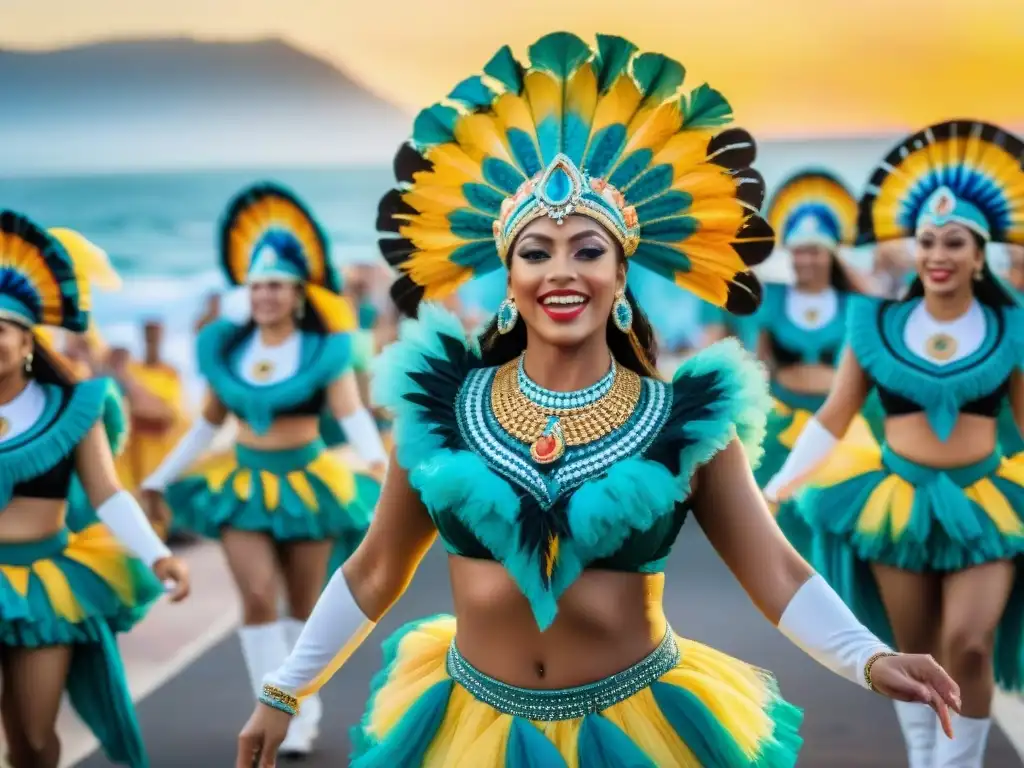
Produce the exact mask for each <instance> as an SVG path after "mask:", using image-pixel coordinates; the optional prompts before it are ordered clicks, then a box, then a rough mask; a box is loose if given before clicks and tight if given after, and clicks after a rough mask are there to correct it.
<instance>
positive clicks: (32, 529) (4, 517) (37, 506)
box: [0, 496, 66, 544]
mask: <svg viewBox="0 0 1024 768" xmlns="http://www.w3.org/2000/svg"><path fill="white" fill-rule="evenodd" d="M65 508H66V505H65V502H64V500H63V499H31V498H27V497H24V496H15V497H14V498H13V499H11V501H10V503H8V505H7V506H6V507H4V509H3V511H0V543H5V544H12V543H19V542H23V541H38V540H40V539H48V538H49V537H51V536H53V535H55V534H57V533H59V532H60V531H61V529H63V528H64V512H65Z"/></svg>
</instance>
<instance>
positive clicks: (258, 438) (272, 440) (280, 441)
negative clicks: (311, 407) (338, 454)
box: [238, 416, 320, 451]
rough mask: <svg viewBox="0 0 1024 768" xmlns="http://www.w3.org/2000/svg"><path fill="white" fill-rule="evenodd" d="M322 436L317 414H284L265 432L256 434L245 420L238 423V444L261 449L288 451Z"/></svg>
mask: <svg viewBox="0 0 1024 768" xmlns="http://www.w3.org/2000/svg"><path fill="white" fill-rule="evenodd" d="M318 437H320V420H319V418H317V417H316V416H284V417H281V418H278V419H275V420H274V423H273V424H271V425H270V429H269V430H267V432H266V433H265V434H262V435H258V434H256V433H255V432H254V431H253V429H252V427H250V426H249V425H248V424H246V423H245V422H240V423H239V425H238V444H239V445H244V446H245V447H246V448H255V449H256V450H260V451H286V450H289V449H291V448H300V447H302V446H303V445H307V444H309V443H311V442H313V441H314V440H316V439H317V438H318Z"/></svg>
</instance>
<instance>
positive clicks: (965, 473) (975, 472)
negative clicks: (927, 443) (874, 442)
mask: <svg viewBox="0 0 1024 768" xmlns="http://www.w3.org/2000/svg"><path fill="white" fill-rule="evenodd" d="M1002 461H1003V456H1002V454H1001V453H1000V452H999V451H998V450H996V451H994V452H993V453H992V454H990V455H989V456H987V457H985V458H984V459H981V460H980V461H976V462H974V463H973V464H964V465H961V466H959V467H929V466H927V465H925V464H919V463H917V462H916V461H911V460H910V459H908V458H905V457H903V456H900V455H899V454H898V453H896V452H895V451H893V450H892V448H890V447H889V446H888V444H886V445H883V446H882V464H883V465H884V466H885V467H886V468H888V470H889V471H890V472H892V473H894V474H897V475H899V476H900V477H902V478H903V479H904V480H906V481H907V482H908V483H910V484H911V485H927V484H928V483H929V482H931V481H932V480H934V479H935V478H936V477H937V476H938V475H940V474H942V475H946V476H947V477H949V479H950V480H952V481H953V482H954V483H956V484H957V485H958V486H960V487H961V488H969V487H970V486H972V485H974V484H975V483H976V482H978V481H979V480H981V478H983V477H988V476H989V475H991V474H992V473H993V472H995V471H996V470H997V469H999V465H1000V464H1001V463H1002Z"/></svg>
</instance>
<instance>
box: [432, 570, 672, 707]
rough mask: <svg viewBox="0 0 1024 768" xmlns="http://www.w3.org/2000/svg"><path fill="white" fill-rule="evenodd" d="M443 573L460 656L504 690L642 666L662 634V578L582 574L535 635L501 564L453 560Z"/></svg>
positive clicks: (582, 680) (586, 679)
mask: <svg viewBox="0 0 1024 768" xmlns="http://www.w3.org/2000/svg"><path fill="white" fill-rule="evenodd" d="M449 571H450V573H451V581H452V595H453V598H454V601H455V616H456V621H457V625H458V630H457V633H458V634H457V638H456V644H457V646H458V648H459V652H460V653H461V654H462V656H463V658H465V660H466V661H467V662H468V663H469V664H471V665H472V666H473V667H475V668H476V669H477V670H479V671H480V672H483V673H484V674H486V675H489V676H490V677H493V678H495V679H497V680H500V681H501V682H503V683H506V684H508V685H514V686H518V687H521V688H535V689H553V688H571V687H573V686H577V685H585V684H587V683H592V682H596V681H598V680H603V679H604V678H607V677H610V676H611V675H614V674H615V673H617V672H621V671H622V670H624V669H628V668H629V667H631V666H633V665H634V664H636V663H637V662H639V661H641V660H642V659H643V658H644V657H646V656H647V655H649V654H650V653H651V652H652V651H653V650H654V649H655V648H656V647H657V645H658V643H660V642H661V640H662V638H664V636H665V630H666V627H667V625H666V621H665V616H664V613H663V611H662V593H663V592H664V584H665V579H664V576H663V575H661V574H642V573H622V572H617V571H598V570H591V571H584V572H583V574H582V575H581V576H580V577H579V579H577V580H576V582H575V583H574V584H573V585H572V586H571V587H569V589H567V590H566V591H565V593H564V594H563V595H562V597H561V599H560V600H559V601H558V616H557V617H556V618H555V621H554V623H553V624H552V625H551V626H550V627H548V629H547V630H545V631H544V632H541V631H540V629H539V628H538V626H537V621H536V619H535V618H534V616H533V612H532V611H531V609H530V604H529V603H528V602H527V600H526V598H525V597H524V596H523V594H522V592H521V591H520V590H519V587H518V586H516V584H515V582H514V581H513V580H512V577H511V576H510V575H509V574H508V572H507V571H506V570H505V568H504V567H503V566H502V565H501V564H499V563H497V562H493V561H489V560H474V559H471V558H466V557H457V556H452V557H451V558H450V559H449Z"/></svg>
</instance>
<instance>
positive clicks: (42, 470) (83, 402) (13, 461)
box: [0, 379, 114, 510]
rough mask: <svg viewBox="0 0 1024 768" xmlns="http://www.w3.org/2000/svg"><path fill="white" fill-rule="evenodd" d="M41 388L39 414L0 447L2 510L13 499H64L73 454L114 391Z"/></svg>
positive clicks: (97, 384) (103, 382) (105, 383)
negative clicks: (19, 497) (26, 427)
mask: <svg viewBox="0 0 1024 768" xmlns="http://www.w3.org/2000/svg"><path fill="white" fill-rule="evenodd" d="M41 386H42V388H43V393H44V396H45V406H44V408H43V412H42V415H41V416H40V417H39V419H37V420H36V422H35V424H33V425H32V427H30V428H29V429H28V431H26V432H23V433H22V434H20V435H18V436H17V437H14V438H12V439H10V440H5V441H4V442H2V443H0V510H2V509H4V508H5V507H6V506H7V505H8V504H9V503H10V502H11V499H13V498H14V497H15V496H28V497H32V498H46V499H63V498H66V497H67V493H68V490H69V488H70V484H71V477H72V474H73V472H74V453H75V449H76V448H77V447H78V444H79V443H80V442H81V441H82V440H83V439H84V438H85V436H86V434H88V432H89V430H90V429H92V427H93V425H94V424H96V423H97V422H98V421H99V420H100V418H101V416H103V415H104V412H105V409H106V408H108V407H109V405H110V402H111V398H112V397H113V395H112V391H113V387H114V385H113V382H111V381H110V380H109V379H92V380H90V381H83V382H81V383H79V384H75V385H73V386H70V387H63V386H58V385H57V384H42V385H41Z"/></svg>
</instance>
